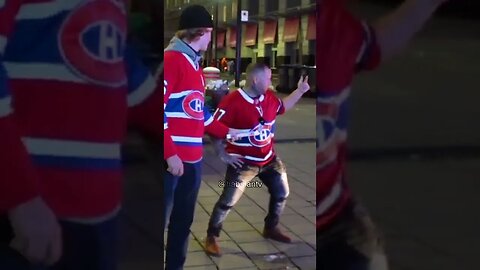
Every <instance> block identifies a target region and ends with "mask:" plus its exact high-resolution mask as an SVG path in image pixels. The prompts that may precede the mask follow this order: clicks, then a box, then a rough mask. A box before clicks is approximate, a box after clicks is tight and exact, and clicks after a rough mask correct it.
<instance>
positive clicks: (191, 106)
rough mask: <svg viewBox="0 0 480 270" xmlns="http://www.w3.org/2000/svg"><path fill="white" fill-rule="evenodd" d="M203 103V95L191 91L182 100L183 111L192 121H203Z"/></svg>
mask: <svg viewBox="0 0 480 270" xmlns="http://www.w3.org/2000/svg"><path fill="white" fill-rule="evenodd" d="M203 102H204V97H203V94H202V93H201V92H200V91H192V92H190V93H189V94H188V95H187V96H186V97H185V99H183V103H182V108H183V111H184V112H185V113H186V114H187V115H188V116H190V117H191V118H193V119H196V120H203V118H204V116H203Z"/></svg>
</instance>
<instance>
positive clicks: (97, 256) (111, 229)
mask: <svg viewBox="0 0 480 270" xmlns="http://www.w3.org/2000/svg"><path fill="white" fill-rule="evenodd" d="M60 225H61V227H62V237H63V251H62V257H61V258H60V261H59V262H58V263H57V264H55V265H54V266H52V267H45V266H41V265H37V266H33V265H31V264H30V263H29V262H28V261H27V260H26V259H25V258H24V257H23V256H22V255H20V254H19V253H18V252H16V251H15V250H13V249H11V248H10V247H9V242H10V240H11V239H12V237H13V233H12V231H11V227H10V224H9V221H8V220H7V218H6V217H1V218H0V234H1V236H0V269H9V270H10V269H12V270H47V269H48V270H85V269H89V270H115V269H117V263H118V254H117V250H118V236H117V233H118V217H114V218H112V219H110V220H107V221H104V222H102V223H98V224H80V223H73V222H68V221H60Z"/></svg>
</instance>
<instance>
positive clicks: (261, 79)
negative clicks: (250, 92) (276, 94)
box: [255, 68, 272, 95]
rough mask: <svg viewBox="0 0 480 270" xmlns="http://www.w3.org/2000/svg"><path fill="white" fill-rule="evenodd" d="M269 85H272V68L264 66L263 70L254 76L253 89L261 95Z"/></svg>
mask: <svg viewBox="0 0 480 270" xmlns="http://www.w3.org/2000/svg"><path fill="white" fill-rule="evenodd" d="M270 85H272V70H271V69H269V68H265V69H264V70H263V72H259V73H257V75H256V76H255V88H256V89H255V90H256V91H257V94H259V95H263V94H265V93H266V92H267V89H268V87H270Z"/></svg>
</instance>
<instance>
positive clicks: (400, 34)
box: [372, 0, 448, 60]
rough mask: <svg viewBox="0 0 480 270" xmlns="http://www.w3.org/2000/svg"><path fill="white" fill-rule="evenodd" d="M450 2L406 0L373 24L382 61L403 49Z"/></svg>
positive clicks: (442, 0) (444, 0)
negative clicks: (436, 12)
mask: <svg viewBox="0 0 480 270" xmlns="http://www.w3.org/2000/svg"><path fill="white" fill-rule="evenodd" d="M446 1H448V0H406V1H404V2H403V4H402V5H400V6H399V7H398V8H397V9H396V10H395V11H393V12H392V13H390V14H389V15H386V16H384V17H382V18H380V19H379V20H378V21H376V22H374V23H373V25H372V26H373V28H374V29H375V33H376V38H377V42H378V45H379V46H380V51H381V52H382V60H386V59H389V58H391V57H392V56H393V55H395V54H397V53H398V52H399V51H400V50H401V49H403V48H404V47H405V46H406V45H407V43H408V42H409V41H410V40H411V39H412V37H413V36H414V35H415V33H417V32H418V31H420V29H421V28H422V27H423V25H424V24H425V22H426V21H427V20H428V19H429V18H430V17H431V16H432V14H433V13H434V12H435V10H437V8H438V7H439V6H440V5H442V4H443V3H444V2H446Z"/></svg>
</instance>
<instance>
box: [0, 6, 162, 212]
mask: <svg viewBox="0 0 480 270" xmlns="http://www.w3.org/2000/svg"><path fill="white" fill-rule="evenodd" d="M126 31H127V22H126V10H125V5H124V3H123V1H120V0H98V1H87V0H68V1H63V0H62V1H60V0H57V1H56V0H50V1H46V0H25V1H0V54H1V58H0V61H1V62H0V212H5V211H7V210H8V209H11V208H12V207H15V206H16V205H18V204H20V203H22V202H25V201H26V200H29V199H31V198H33V197H35V196H38V195H40V196H41V197H42V198H43V199H44V200H45V201H46V202H47V204H48V205H49V206H50V207H51V208H52V209H53V211H54V212H55V214H56V216H58V217H60V218H76V219H78V218H80V219H82V218H85V219H90V218H96V217H101V216H105V215H108V214H110V213H112V212H113V211H115V209H117V207H118V206H119V204H120V200H121V190H122V168H121V156H120V145H121V142H122V141H123V140H124V136H125V131H126V126H127V116H129V117H130V118H131V119H132V121H138V122H137V124H138V125H141V126H143V127H149V129H150V130H151V131H156V132H157V135H158V137H161V133H162V130H161V122H160V118H161V117H160V115H161V113H162V107H161V104H162V99H161V96H162V94H161V92H160V91H158V90H157V91H156V90H155V89H156V82H155V81H154V79H153V78H152V76H150V73H149V71H148V69H147V68H146V67H144V66H143V65H142V64H141V63H140V62H139V61H138V59H137V60H135V59H136V56H135V55H134V54H133V52H132V51H131V50H129V49H128V48H127V47H126V36H127V35H126ZM147 100H148V101H147ZM127 108H130V109H131V110H130V111H127ZM127 112H131V114H130V113H129V114H127ZM152 115H155V117H152ZM140 119H141V120H140ZM143 120H146V121H144V122H142V121H143ZM147 122H148V123H147Z"/></svg>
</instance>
